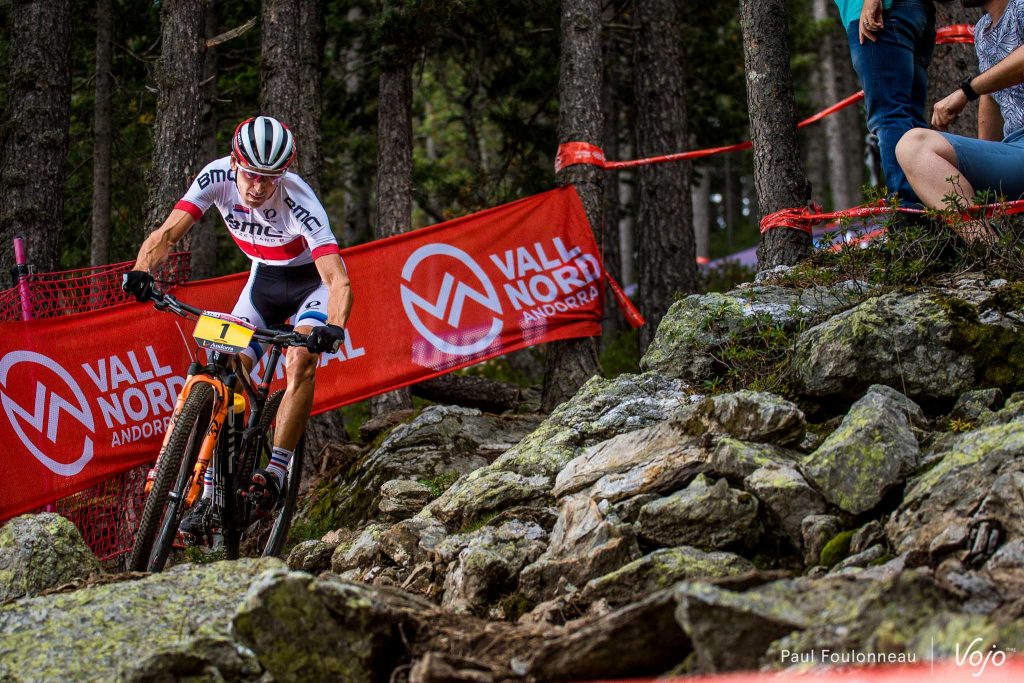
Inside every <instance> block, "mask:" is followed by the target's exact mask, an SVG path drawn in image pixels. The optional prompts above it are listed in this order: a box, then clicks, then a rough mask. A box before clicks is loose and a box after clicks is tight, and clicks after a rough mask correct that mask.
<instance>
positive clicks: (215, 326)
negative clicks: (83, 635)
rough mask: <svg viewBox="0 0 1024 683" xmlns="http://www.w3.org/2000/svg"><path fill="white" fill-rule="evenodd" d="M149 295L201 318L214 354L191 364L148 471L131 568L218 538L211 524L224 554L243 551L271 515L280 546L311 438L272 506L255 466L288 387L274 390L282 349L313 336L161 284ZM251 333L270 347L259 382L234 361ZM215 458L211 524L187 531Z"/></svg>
mask: <svg viewBox="0 0 1024 683" xmlns="http://www.w3.org/2000/svg"><path fill="white" fill-rule="evenodd" d="M152 295H153V296H152V300H153V302H154V306H155V308H156V309H157V310H161V311H167V312H170V313H173V314H175V315H178V316H181V317H183V318H187V319H190V320H195V321H196V327H195V330H194V332H193V338H194V339H195V340H196V342H197V343H198V344H199V345H200V346H202V347H204V348H206V349H207V359H208V362H207V363H205V364H203V363H200V362H199V361H198V360H194V361H193V362H192V363H191V364H190V365H189V368H188V375H187V377H186V380H185V385H184V387H182V390H181V393H180V394H179V395H178V397H177V401H176V403H175V406H174V412H173V414H172V416H171V420H170V423H169V424H168V427H167V433H166V435H165V436H164V441H163V445H162V446H161V448H160V453H159V455H158V456H157V464H156V467H155V470H151V472H150V477H148V478H147V483H146V493H147V494H148V495H147V498H146V504H145V508H144V509H143V512H142V516H141V519H140V522H139V529H138V532H137V534H136V536H135V544H134V546H133V547H132V552H131V556H130V559H129V562H128V569H129V570H130V571H151V572H158V571H161V570H162V569H163V568H164V565H165V563H166V562H167V558H168V556H169V555H170V552H171V549H172V547H174V546H175V545H177V546H178V547H181V546H184V545H195V544H197V542H198V541H200V540H205V541H207V542H208V543H209V545H211V546H213V545H214V535H215V534H214V532H215V531H216V532H218V534H217V535H219V536H220V537H221V539H222V541H223V547H224V556H225V558H226V559H237V558H238V555H239V548H240V545H241V540H242V536H243V534H245V533H247V531H249V530H250V529H253V530H255V529H257V528H263V527H265V526H267V525H268V524H269V526H270V533H269V537H268V539H267V541H266V545H265V546H264V547H263V555H264V556H268V555H277V554H278V553H280V552H281V548H282V546H283V545H284V542H285V539H286V537H287V535H288V527H289V526H290V524H291V519H292V514H293V513H294V510H295V499H296V497H297V496H298V489H299V479H300V472H301V471H302V457H303V451H304V441H305V438H303V439H300V441H299V445H298V447H297V448H296V449H295V455H294V457H293V458H292V462H291V466H290V468H289V471H288V475H287V477H286V479H285V483H284V485H283V486H282V489H281V492H282V493H281V499H280V500H279V501H278V504H277V506H276V507H275V508H274V509H273V510H272V511H269V512H261V511H259V510H257V508H256V506H255V505H254V504H252V503H251V502H250V501H249V499H248V497H247V492H248V487H249V483H250V479H251V478H252V473H253V471H254V469H255V468H257V467H264V466H266V463H267V462H269V460H270V453H271V450H272V448H273V443H274V439H273V435H274V418H275V416H276V415H277V409H278V406H279V405H280V403H281V398H282V396H283V395H284V390H278V391H275V392H273V393H271V392H270V382H271V380H272V379H273V378H274V373H275V372H276V370H277V366H278V363H279V361H280V359H281V355H282V350H283V349H284V348H285V347H288V346H305V345H306V343H307V341H308V337H307V335H304V334H300V333H297V332H294V331H292V330H291V329H290V328H288V327H282V328H281V329H265V328H260V327H256V326H254V325H251V324H249V323H248V322H246V321H245V320H242V319H240V318H235V317H233V316H230V315H228V314H225V313H217V312H213V311H203V310H201V309H198V308H195V307H193V306H189V305H188V304H185V303H182V302H181V301H178V300H177V299H176V298H174V297H173V296H172V295H170V294H167V293H163V292H160V291H158V290H156V288H153V290H152ZM251 340H255V341H257V342H260V343H262V344H264V345H268V346H270V350H269V355H268V357H267V362H266V366H265V368H264V370H263V373H262V375H261V376H260V381H259V384H257V385H256V386H253V384H252V382H251V381H250V380H249V377H248V375H247V374H246V372H245V371H244V370H243V369H242V365H241V363H240V362H239V361H238V360H237V357H238V354H239V353H241V352H242V351H244V350H245V348H246V347H247V346H248V345H249V342H250V341H251ZM239 389H241V390H239ZM247 406H248V407H249V408H250V411H249V418H248V420H247V421H246V420H245V410H246V407H247ZM209 467H212V468H213V483H214V494H213V502H212V505H211V506H210V510H209V513H208V517H207V524H206V527H207V529H208V530H209V531H208V537H207V538H206V539H196V538H188V539H185V538H181V534H179V531H178V525H179V524H180V522H181V519H182V516H183V514H184V512H185V511H186V510H187V509H189V508H190V507H191V506H193V505H194V504H196V503H197V502H198V501H199V499H200V497H201V495H202V492H203V477H204V476H205V474H206V471H207V468H209Z"/></svg>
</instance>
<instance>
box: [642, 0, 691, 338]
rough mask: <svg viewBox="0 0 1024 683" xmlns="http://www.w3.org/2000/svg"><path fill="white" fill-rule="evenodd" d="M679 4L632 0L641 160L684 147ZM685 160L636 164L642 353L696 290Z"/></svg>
mask: <svg viewBox="0 0 1024 683" xmlns="http://www.w3.org/2000/svg"><path fill="white" fill-rule="evenodd" d="M680 21H681V19H680V13H679V0H636V22H637V24H636V25H637V36H636V44H635V47H636V53H635V55H634V62H633V79H634V90H635V101H636V152H637V155H638V156H639V157H641V158H646V157H651V156H656V155H660V154H671V153H673V152H683V151H686V150H687V149H688V148H689V144H688V134H687V130H686V102H685V100H684V99H683V97H684V95H683V55H682V46H681V44H680V40H679V36H680V31H681V23H680ZM690 172H691V165H690V162H688V161H683V162H672V163H661V164H651V165H648V166H641V167H640V169H639V172H638V178H639V183H638V200H637V206H638V216H637V235H636V240H637V271H638V273H639V278H638V281H639V284H640V291H639V308H640V312H641V313H642V314H643V316H644V318H646V320H647V324H646V325H644V326H643V327H641V328H640V334H639V344H640V353H641V354H643V353H644V352H645V351H646V350H647V347H648V346H649V345H650V343H651V341H652V340H653V339H654V333H655V332H656V331H657V329H658V323H660V322H661V319H662V317H663V316H664V315H665V313H666V312H667V311H668V308H669V306H671V305H672V302H673V301H674V300H675V297H676V296H677V295H679V294H689V293H691V292H693V291H694V290H695V289H696V286H697V266H696V249H695V243H694V234H693V215H692V205H691V198H690Z"/></svg>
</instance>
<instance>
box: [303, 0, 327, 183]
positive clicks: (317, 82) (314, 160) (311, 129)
mask: <svg viewBox="0 0 1024 683" xmlns="http://www.w3.org/2000/svg"><path fill="white" fill-rule="evenodd" d="M323 61H324V3H323V0H304V1H303V2H302V3H301V5H300V8H299V102H300V106H299V108H298V112H299V118H298V120H297V121H296V128H297V132H296V135H297V136H298V139H299V140H301V141H302V144H301V145H300V146H299V151H298V158H297V159H296V163H297V164H298V167H299V168H300V169H301V170H302V177H303V178H304V179H305V180H306V182H307V183H309V185H310V187H312V188H313V191H314V192H317V193H319V192H320V172H321V164H322V163H323V156H322V154H321V151H320V135H321V130H320V121H321V118H322V114H323V90H322V83H323V71H322V67H323Z"/></svg>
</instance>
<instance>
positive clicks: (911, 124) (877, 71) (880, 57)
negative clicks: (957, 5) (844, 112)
mask: <svg viewBox="0 0 1024 683" xmlns="http://www.w3.org/2000/svg"><path fill="white" fill-rule="evenodd" d="M883 21H884V23H885V28H883V29H882V30H881V31H880V32H879V33H878V34H877V37H878V39H877V40H876V41H875V42H871V41H869V40H865V41H864V44H863V45H861V44H860V39H859V37H858V35H859V34H858V22H856V21H854V22H851V23H850V25H849V26H847V27H846V37H847V39H848V40H849V43H850V58H851V60H852V61H853V69H854V71H856V72H857V77H858V78H859V79H860V84H861V87H862V88H864V106H865V108H866V109H867V113H868V130H870V131H871V132H872V133H874V134H875V135H877V136H878V147H879V150H880V151H881V153H882V170H883V172H884V173H885V183H886V185H888V187H889V191H890V192H895V193H896V194H898V195H899V197H900V199H901V200H902V202H903V204H904V205H906V204H908V203H914V204H919V203H920V202H919V200H918V198H917V195H915V194H914V191H913V190H912V189H911V188H910V183H909V182H907V176H906V175H905V174H904V173H903V169H902V168H900V165H899V164H898V163H897V162H896V143H897V142H899V140H900V138H901V137H903V134H904V133H906V132H907V131H908V130H910V129H911V128H928V127H929V126H928V123H927V122H926V121H925V120H924V107H925V101H926V95H927V91H928V64H929V62H931V61H932V53H933V52H934V51H935V7H934V5H933V4H932V0H895V2H893V4H892V8H890V9H888V10H886V11H885V12H884V14H883Z"/></svg>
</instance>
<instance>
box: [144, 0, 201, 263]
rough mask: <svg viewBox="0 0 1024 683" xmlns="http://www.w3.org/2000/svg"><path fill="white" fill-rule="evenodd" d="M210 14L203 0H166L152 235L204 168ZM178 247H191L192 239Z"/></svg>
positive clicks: (149, 216)
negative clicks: (202, 89) (201, 153)
mask: <svg viewBox="0 0 1024 683" xmlns="http://www.w3.org/2000/svg"><path fill="white" fill-rule="evenodd" d="M205 16H206V11H205V3H204V2H203V0H165V1H164V2H162V3H161V4H160V24H161V47H160V59H159V60H158V62H157V66H156V85H157V89H158V90H159V95H158V96H157V105H156V124H155V125H154V129H153V165H152V167H151V168H150V171H149V173H148V174H147V184H148V185H149V199H148V201H147V202H146V225H145V232H147V233H149V232H151V231H153V230H155V229H156V228H158V227H160V225H161V224H162V223H163V221H164V219H165V218H166V217H167V214H168V213H170V211H171V208H172V207H173V206H174V203H175V202H176V201H177V200H178V199H180V198H181V196H182V195H183V194H184V193H185V190H187V189H188V186H189V184H190V183H191V182H192V180H193V179H194V178H195V176H196V173H198V172H199V145H200V133H201V131H202V126H201V125H200V124H201V120H200V119H201V114H202V96H201V94H200V91H199V84H200V83H201V82H202V77H203V55H204V53H205V51H206V39H205V36H204V32H205V29H206V21H205ZM179 248H183V249H185V248H188V240H187V239H186V240H184V243H183V244H179Z"/></svg>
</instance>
